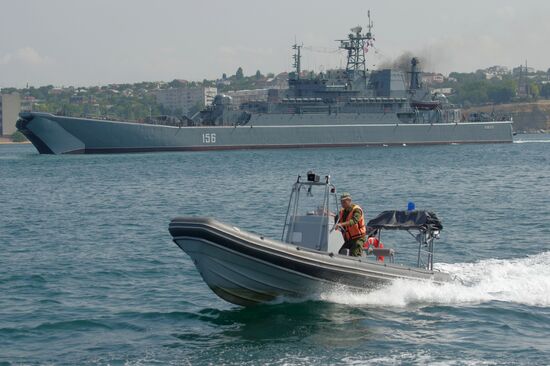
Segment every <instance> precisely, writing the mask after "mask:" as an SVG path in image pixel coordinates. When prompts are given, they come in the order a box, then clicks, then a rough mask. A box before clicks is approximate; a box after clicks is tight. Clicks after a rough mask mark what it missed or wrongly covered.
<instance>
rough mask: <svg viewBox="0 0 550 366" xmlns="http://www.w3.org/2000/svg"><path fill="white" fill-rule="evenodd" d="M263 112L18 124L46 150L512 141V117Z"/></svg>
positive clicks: (37, 119)
mask: <svg viewBox="0 0 550 366" xmlns="http://www.w3.org/2000/svg"><path fill="white" fill-rule="evenodd" d="M278 122H279V121H278V120H276V118H275V117H273V116H269V118H266V117H264V118H261V117H258V119H257V120H253V121H252V122H251V123H250V124H249V125H246V126H200V127H174V126H164V125H152V124H144V123H133V122H119V121H107V120H96V119H83V118H73V117H62V116H54V115H51V114H47V113H35V112H32V113H24V114H22V118H21V119H20V120H19V121H18V124H17V126H18V129H19V130H20V131H21V132H22V133H23V134H24V135H25V136H27V138H28V139H29V140H30V141H31V142H32V143H33V144H34V146H35V147H36V148H37V150H38V151H39V153H42V154H82V153H96V154H97V153H132V152H161V151H205V150H236V149H277V148H317V147H353V146H392V145H436V144H452V143H456V144H466V143H509V142H512V127H511V122H510V121H496V122H468V123H436V124H409V123H402V124H399V123H388V121H386V120H381V123H371V121H370V120H369V121H368V123H366V122H365V121H364V120H363V119H362V117H361V116H340V117H339V119H334V118H333V119H328V120H327V119H326V116H323V117H322V118H321V117H319V116H317V118H315V116H311V115H304V116H301V117H293V122H294V124H277V123H278Z"/></svg>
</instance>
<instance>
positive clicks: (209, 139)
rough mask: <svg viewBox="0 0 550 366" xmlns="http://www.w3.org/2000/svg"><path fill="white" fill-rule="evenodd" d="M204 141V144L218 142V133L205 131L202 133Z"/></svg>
mask: <svg viewBox="0 0 550 366" xmlns="http://www.w3.org/2000/svg"><path fill="white" fill-rule="evenodd" d="M202 143H203V144H215V143H216V134H215V133H203V134H202Z"/></svg>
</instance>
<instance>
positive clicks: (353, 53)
mask: <svg viewBox="0 0 550 366" xmlns="http://www.w3.org/2000/svg"><path fill="white" fill-rule="evenodd" d="M368 18H369V22H368V24H367V30H368V31H367V33H362V32H363V28H362V27H361V26H356V27H353V28H351V33H350V34H349V35H348V38H347V39H339V40H337V41H339V42H340V47H339V48H340V49H343V50H346V51H347V63H346V74H347V75H348V78H349V79H350V80H353V79H355V78H356V77H357V76H360V77H366V74H367V59H366V53H367V52H368V49H369V47H370V46H373V45H374V36H373V34H372V28H373V26H374V24H373V22H372V20H371V18H370V10H369V11H368Z"/></svg>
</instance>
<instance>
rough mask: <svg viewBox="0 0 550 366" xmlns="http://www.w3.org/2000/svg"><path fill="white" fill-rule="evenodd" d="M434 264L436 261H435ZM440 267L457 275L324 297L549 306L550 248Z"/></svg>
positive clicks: (379, 302) (400, 303)
mask: <svg viewBox="0 0 550 366" xmlns="http://www.w3.org/2000/svg"><path fill="white" fill-rule="evenodd" d="M434 266H435V265H434ZM436 267H437V269H440V270H442V271H445V272H448V273H450V274H452V275H454V276H455V277H456V281H455V282H453V283H448V284H444V285H437V284H434V283H430V282H415V281H409V280H398V281H394V282H393V283H392V284H391V285H389V286H387V287H384V288H381V289H379V290H376V291H373V292H369V293H365V294H357V293H355V294H353V293H349V292H345V291H343V290H342V291H339V290H335V291H330V292H327V293H323V294H321V295H320V296H321V300H324V301H330V302H334V303H340V304H348V305H373V306H393V307H404V306H407V305H412V304H442V305H459V304H471V303H485V302H490V301H502V302H510V303H516V304H523V305H529V306H539V307H550V251H549V252H543V253H540V254H537V255H532V256H528V257H526V258H521V259H487V260H481V261H479V262H475V263H454V264H447V263H440V264H438V265H437V266H436Z"/></svg>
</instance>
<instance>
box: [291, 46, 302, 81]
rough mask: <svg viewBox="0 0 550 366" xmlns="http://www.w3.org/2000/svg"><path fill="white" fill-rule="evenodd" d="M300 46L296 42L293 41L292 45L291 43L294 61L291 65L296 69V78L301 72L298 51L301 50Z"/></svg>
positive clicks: (300, 59) (298, 77)
mask: <svg viewBox="0 0 550 366" xmlns="http://www.w3.org/2000/svg"><path fill="white" fill-rule="evenodd" d="M302 47H303V45H298V44H297V43H294V45H292V49H293V50H294V55H293V56H292V58H293V59H294V63H293V65H292V66H294V69H296V79H297V80H299V79H300V73H301V72H302V67H301V63H302V55H301V53H300V52H301V50H302Z"/></svg>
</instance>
